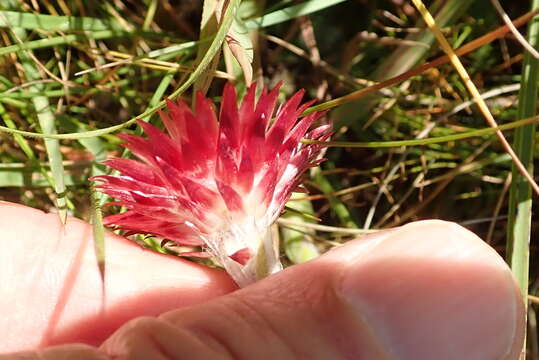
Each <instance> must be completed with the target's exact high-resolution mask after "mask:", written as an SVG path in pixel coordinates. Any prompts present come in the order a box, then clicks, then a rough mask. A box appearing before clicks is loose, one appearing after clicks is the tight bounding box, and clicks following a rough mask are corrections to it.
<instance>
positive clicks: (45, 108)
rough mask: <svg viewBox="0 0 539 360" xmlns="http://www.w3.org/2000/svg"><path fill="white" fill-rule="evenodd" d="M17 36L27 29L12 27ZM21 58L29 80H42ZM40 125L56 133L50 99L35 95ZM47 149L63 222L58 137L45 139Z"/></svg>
mask: <svg viewBox="0 0 539 360" xmlns="http://www.w3.org/2000/svg"><path fill="white" fill-rule="evenodd" d="M12 31H13V33H14V34H15V36H16V37H18V38H20V39H21V40H24V39H26V30H24V29H20V28H14V29H12ZM19 56H20V60H21V63H22V66H23V69H24V72H25V75H26V79H27V80H28V81H34V80H40V79H41V76H40V74H39V71H38V69H37V66H36V65H35V64H34V62H33V61H32V59H31V58H30V56H29V55H27V54H26V53H25V54H20V55H19ZM42 88H43V84H42V83H37V84H35V85H32V86H30V87H29V88H28V90H29V91H36V92H39V91H41V90H42ZM32 104H33V105H34V108H35V111H36V114H37V118H38V121H39V126H40V127H41V130H42V131H43V132H44V133H46V134H55V133H56V132H57V131H56V124H55V116H54V113H53V111H52V109H51V107H50V104H49V99H48V98H47V97H45V96H35V97H33V98H32ZM44 141H45V149H46V151H47V157H48V158H49V162H50V164H51V176H52V179H53V182H54V191H55V193H56V207H57V209H58V215H59V217H60V220H61V221H62V223H65V221H66V218H67V202H66V186H65V183H64V166H63V163H62V153H61V152H60V142H59V141H58V140H56V139H45V140H44Z"/></svg>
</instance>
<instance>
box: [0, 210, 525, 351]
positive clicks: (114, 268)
mask: <svg viewBox="0 0 539 360" xmlns="http://www.w3.org/2000/svg"><path fill="white" fill-rule="evenodd" d="M0 234H2V236H1V238H2V252H0V284H1V285H0V286H1V289H2V291H1V294H0V295H1V296H0V311H1V312H2V314H1V317H0V333H2V334H3V335H2V337H1V339H2V340H1V341H0V342H1V343H0V352H14V351H25V350H29V352H24V353H19V354H18V355H14V354H9V355H3V356H2V355H0V359H17V358H20V359H46V360H48V359H62V358H63V359H67V358H69V359H71V358H76V359H83V360H84V359H87V360H90V359H150V360H151V359H183V358H186V359H414V360H418V359H516V358H517V357H518V352H519V349H520V346H521V344H522V341H523V337H524V334H523V329H524V308H523V301H522V298H521V297H520V295H519V292H518V290H517V288H516V286H515V284H514V281H513V278H512V276H511V274H510V272H509V269H508V268H507V266H506V265H505V263H504V262H503V260H502V259H501V258H500V257H499V256H498V255H497V254H496V253H495V252H494V250H492V249H491V248H490V247H488V246H487V245H486V244H485V243H483V242H482V241H481V240H480V239H478V238H477V237H476V236H475V235H473V234H472V233H470V232H468V231H466V230H465V229H463V228H461V227H459V226H457V225H454V224H451V223H446V222H441V221H423V222H417V223H412V224H410V225H407V226H404V227H401V228H397V229H393V230H390V231H385V232H382V233H379V234H375V235H371V236H368V237H364V238H361V239H358V240H355V241H352V242H350V243H348V244H347V245H345V246H342V247H340V248H337V249H334V250H332V251H330V252H329V253H328V254H326V255H324V256H322V257H320V258H318V259H316V260H314V261H311V262H309V263H306V264H302V265H298V266H294V267H291V268H289V269H286V270H284V271H282V272H280V273H278V274H276V275H273V276H271V277H269V278H267V279H265V280H263V281H260V282H258V283H256V284H254V285H251V286H248V287H246V288H244V289H241V290H237V291H234V290H235V286H234V285H233V283H232V282H231V280H230V279H229V278H228V277H227V276H226V275H225V274H224V273H222V272H220V271H217V270H212V269H208V268H204V267H202V266H198V265H196V264H193V263H190V262H188V261H184V260H181V259H177V258H175V257H172V256H165V255H159V254H156V253H153V252H150V251H146V250H143V249H141V248H139V247H138V246H136V245H134V244H133V243H130V242H128V241H127V240H125V239H122V238H120V237H117V236H114V235H112V234H108V235H107V240H106V266H107V269H106V278H105V285H104V289H103V288H102V283H101V278H100V275H99V270H98V268H97V265H96V261H95V255H94V251H93V243H92V237H91V228H90V226H89V225H88V224H85V223H83V222H82V221H79V220H76V219H69V220H68V223H67V225H66V227H65V229H62V228H61V226H60V224H59V221H58V219H57V216H56V215H53V214H43V213H42V212H40V211H38V210H35V209H31V208H27V207H24V206H20V205H15V204H9V203H5V202H0ZM103 290H104V291H103ZM225 294H226V295H225ZM210 299H212V300H210ZM133 318H134V320H131V321H128V320H129V319H133ZM116 329H117V330H116ZM114 330H116V332H115V333H114V334H113V335H111V336H110V337H109V335H110V334H111V333H112V332H113V331H114ZM105 339H106V340H105ZM103 341H104V342H103ZM75 342H79V343H85V344H89V345H93V346H95V347H93V346H89V345H82V344H73V343H75ZM58 344H67V345H58ZM53 345H57V346H53Z"/></svg>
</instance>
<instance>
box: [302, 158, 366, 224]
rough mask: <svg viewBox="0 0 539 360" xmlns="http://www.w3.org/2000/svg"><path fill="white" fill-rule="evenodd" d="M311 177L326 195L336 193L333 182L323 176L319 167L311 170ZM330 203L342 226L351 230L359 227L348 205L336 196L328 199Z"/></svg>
mask: <svg viewBox="0 0 539 360" xmlns="http://www.w3.org/2000/svg"><path fill="white" fill-rule="evenodd" d="M311 176H312V179H313V182H315V183H316V185H318V187H319V188H320V190H322V192H323V193H324V194H332V193H334V192H335V188H334V187H333V185H332V184H331V182H330V181H329V180H328V179H327V178H326V176H325V175H324V174H322V171H321V169H320V168H319V167H317V168H314V169H312V170H311ZM328 201H329V203H330V205H331V210H332V211H333V213H334V214H335V215H336V216H337V218H338V219H339V221H340V223H341V224H342V226H344V227H347V228H351V229H357V228H358V226H357V224H356V222H355V221H354V219H353V218H352V214H351V213H350V211H349V210H348V208H347V207H346V205H345V204H344V203H343V202H342V201H341V200H340V199H339V198H338V197H336V196H330V197H329V198H328Z"/></svg>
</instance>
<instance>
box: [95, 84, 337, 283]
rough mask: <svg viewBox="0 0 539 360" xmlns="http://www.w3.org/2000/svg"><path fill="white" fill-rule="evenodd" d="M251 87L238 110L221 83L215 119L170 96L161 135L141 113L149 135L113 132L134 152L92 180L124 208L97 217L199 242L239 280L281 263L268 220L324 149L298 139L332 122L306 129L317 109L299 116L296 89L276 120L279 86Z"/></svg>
mask: <svg viewBox="0 0 539 360" xmlns="http://www.w3.org/2000/svg"><path fill="white" fill-rule="evenodd" d="M255 91H256V87H255V86H251V87H250V88H249V90H248V92H247V95H246V96H245V98H244V99H243V101H242V103H241V106H240V107H239V108H238V106H237V101H236V93H235V90H234V87H233V86H232V85H230V84H227V85H226V86H225V89H224V92H223V98H222V103H221V111H220V114H219V121H217V118H216V115H215V111H214V107H213V104H212V103H211V101H210V100H208V99H207V98H205V97H204V96H203V95H202V94H198V95H197V101H196V113H195V114H194V113H193V112H191V110H190V109H189V107H188V106H187V105H186V104H185V103H184V102H183V101H179V102H178V103H175V102H172V101H168V103H167V105H168V115H167V114H164V113H161V114H160V115H161V118H162V119H163V122H164V124H165V127H166V129H167V131H168V135H167V134H165V133H163V132H161V131H160V130H158V129H156V128H155V127H154V126H152V125H150V124H148V123H145V122H142V121H141V122H139V124H140V125H141V126H142V127H143V129H144V131H145V133H146V134H147V135H148V136H149V138H148V139H143V138H141V137H138V136H133V135H127V134H122V135H119V136H120V137H121V138H122V139H123V140H124V141H125V144H124V146H125V147H126V148H128V149H129V150H131V151H132V152H133V154H135V155H136V156H137V157H138V158H139V160H130V159H122V158H116V159H110V160H107V162H106V164H107V165H108V166H110V167H111V168H114V169H116V170H118V171H119V172H120V173H121V175H120V176H96V177H95V178H94V180H97V181H100V182H102V184H100V185H99V186H98V187H99V188H100V189H101V191H102V192H104V193H106V194H108V195H110V196H111V197H113V198H115V199H117V203H118V204H121V205H123V206H125V207H126V208H127V209H128V210H127V211H126V212H124V213H122V214H117V215H111V216H108V217H106V218H105V224H106V225H115V226H116V227H117V228H121V229H125V230H128V231H129V232H130V233H131V234H133V233H151V234H155V235H158V236H160V237H163V238H166V239H168V240H172V241H175V242H177V243H178V244H182V245H194V246H202V247H203V248H204V249H205V250H206V252H205V253H206V254H209V255H210V256H214V257H216V258H217V260H218V261H219V262H220V263H221V264H222V265H223V266H224V268H225V269H226V270H227V271H228V273H229V274H230V275H231V276H232V277H233V278H234V280H235V281H236V282H237V283H238V284H239V285H240V286H245V285H247V284H249V283H251V282H253V281H256V280H257V279H259V278H261V277H263V276H266V275H268V274H271V273H273V272H276V271H278V270H280V269H281V268H282V266H281V263H280V262H279V256H278V251H277V250H276V249H277V247H276V246H274V242H273V240H272V237H271V232H270V231H269V228H270V225H271V224H272V223H273V222H275V220H276V219H277V218H278V216H279V214H280V213H281V212H282V210H283V208H284V205H285V203H286V201H287V200H288V199H289V198H290V195H291V192H292V191H293V190H295V189H296V188H297V186H298V185H299V182H300V179H299V177H300V175H301V174H302V173H303V172H304V171H305V170H306V169H307V168H309V167H311V166H314V165H317V164H318V162H319V161H318V160H317V157H318V154H319V152H320V150H321V149H322V148H323V146H322V145H320V144H303V143H301V142H300V140H301V139H302V138H303V137H305V138H308V139H314V140H321V141H325V140H327V139H328V138H329V137H330V131H331V129H330V126H329V125H324V126H320V127H317V128H315V129H314V130H311V131H310V132H307V130H308V129H309V127H310V126H311V124H312V123H313V121H314V120H315V119H317V118H318V117H319V116H320V113H312V114H310V115H308V116H306V117H304V118H301V119H299V116H300V114H301V113H302V112H303V111H304V110H305V109H306V108H307V107H308V106H309V105H310V104H311V103H306V104H303V105H300V102H301V99H302V96H303V91H299V92H297V93H296V94H295V95H294V96H292V98H291V99H290V100H289V101H287V102H286V103H284V104H282V105H281V106H280V107H279V109H278V110H277V113H276V114H275V119H274V121H273V119H272V117H273V116H274V108H275V104H276V100H277V95H278V92H279V85H278V86H276V87H275V88H273V90H271V91H270V92H269V93H267V92H266V91H265V90H264V91H263V92H262V95H261V96H260V98H259V99H258V101H256V99H255ZM198 254H199V255H201V256H202V255H203V254H204V253H198ZM189 255H193V254H192V253H190V254H189Z"/></svg>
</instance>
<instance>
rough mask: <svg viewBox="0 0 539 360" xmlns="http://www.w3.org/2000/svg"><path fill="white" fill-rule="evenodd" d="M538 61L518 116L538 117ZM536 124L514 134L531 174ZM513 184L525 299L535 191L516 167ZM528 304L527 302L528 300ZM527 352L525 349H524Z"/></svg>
mask: <svg viewBox="0 0 539 360" xmlns="http://www.w3.org/2000/svg"><path fill="white" fill-rule="evenodd" d="M537 8H539V0H533V1H532V9H537ZM528 41H529V43H530V45H531V46H533V47H534V48H537V47H538V46H539V18H538V17H535V18H534V19H533V20H532V21H531V22H530V24H529V27H528ZM538 72H539V61H538V60H537V59H535V58H534V57H532V56H531V55H530V54H528V53H526V54H525V57H524V66H523V70H522V80H521V87H520V93H519V105H518V112H517V114H518V117H519V118H525V117H530V116H533V115H535V114H536V108H537V90H538V80H539V76H538V75H539V74H538ZM535 130H536V124H535V123H532V124H529V125H526V126H523V127H521V128H518V129H517V130H516V131H515V138H514V145H513V146H514V149H515V152H516V154H517V156H518V157H519V158H520V160H521V161H522V164H523V165H524V166H525V167H526V168H527V170H528V172H530V173H531V174H533V157H534V148H535ZM512 175H513V182H512V184H511V188H510V195H509V220H508V226H507V261H508V262H509V264H510V265H511V269H512V271H513V274H514V276H515V278H516V280H517V283H518V286H519V288H520V291H521V293H522V296H523V297H524V299H527V295H528V282H529V262H530V248H529V246H530V237H531V220H532V189H531V186H530V185H529V183H528V182H527V181H526V179H525V178H524V177H523V176H522V175H521V174H520V172H519V171H518V169H516V167H515V166H513V169H512ZM526 304H527V301H526ZM523 351H525V347H524V350H523Z"/></svg>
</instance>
